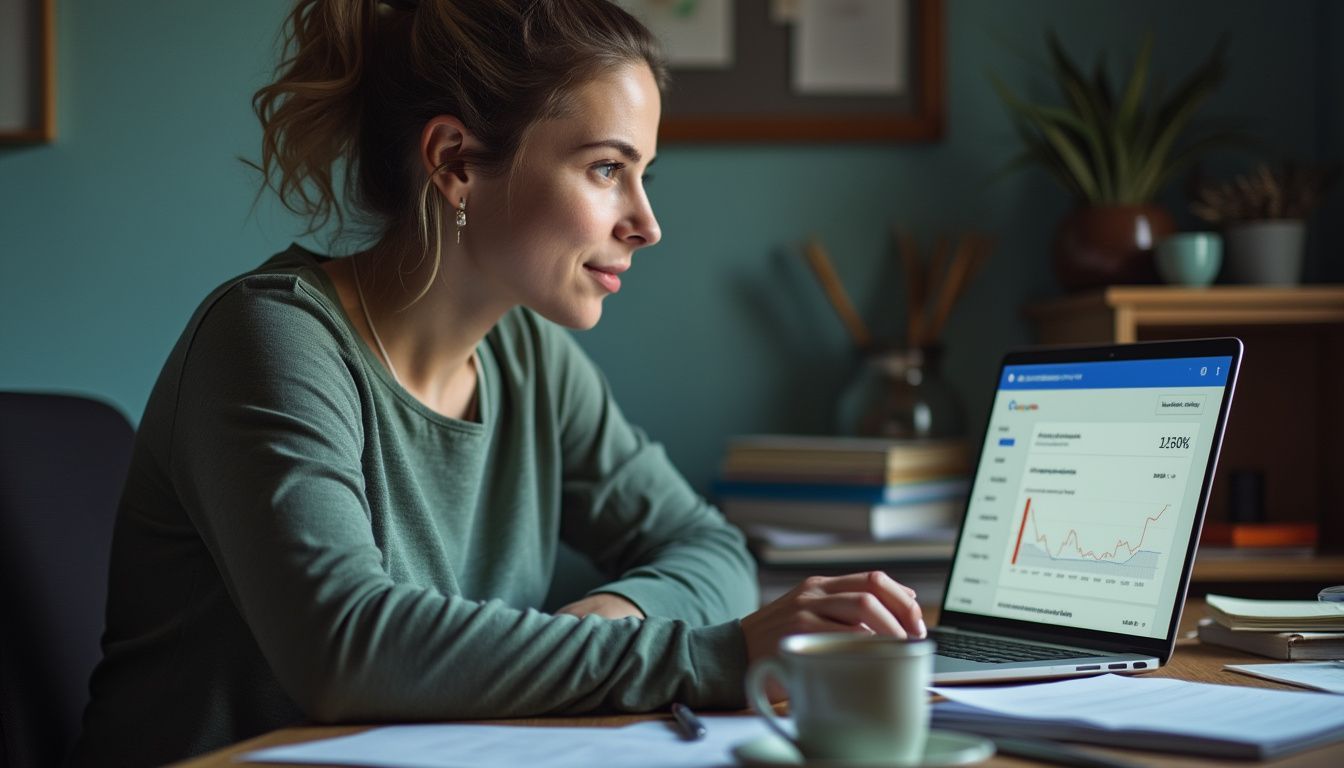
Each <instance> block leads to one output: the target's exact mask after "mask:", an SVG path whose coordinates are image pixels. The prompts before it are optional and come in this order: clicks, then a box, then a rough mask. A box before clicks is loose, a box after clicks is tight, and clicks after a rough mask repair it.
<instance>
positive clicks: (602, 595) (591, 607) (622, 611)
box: [556, 592, 644, 619]
mask: <svg viewBox="0 0 1344 768" xmlns="http://www.w3.org/2000/svg"><path fill="white" fill-rule="evenodd" d="M556 613H567V614H569V615H571V616H578V617H579V618H580V619H582V618H583V617H584V616H587V615H589V614H595V615H597V616H601V617H602V618H604V619H626V618H630V617H631V616H633V617H635V618H637V619H642V618H644V612H643V611H641V610H639V606H637V605H635V604H634V603H632V602H630V601H629V600H626V599H625V598H624V597H621V596H620V595H613V594H611V593H610V592H599V593H597V594H595V595H588V596H587V597H585V598H583V599H581V600H575V601H574V602H572V603H570V604H569V605H566V606H565V607H563V608H561V609H560V610H558V611H556Z"/></svg>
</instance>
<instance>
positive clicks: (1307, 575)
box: [1190, 553, 1344, 584]
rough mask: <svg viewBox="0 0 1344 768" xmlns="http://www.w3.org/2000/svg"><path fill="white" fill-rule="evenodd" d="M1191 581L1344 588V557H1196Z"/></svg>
mask: <svg viewBox="0 0 1344 768" xmlns="http://www.w3.org/2000/svg"><path fill="white" fill-rule="evenodd" d="M1190 578H1191V579H1192V580H1193V581H1197V582H1199V581H1203V582H1210V581H1224V582H1236V581H1245V582H1282V581H1319V582H1322V583H1327V582H1328V583H1330V584H1344V556H1338V555H1316V556H1314V557H1273V556H1268V555H1266V556H1259V557H1257V556H1255V555H1254V554H1248V555H1223V554H1221V553H1220V554H1218V555H1217V556H1213V557H1207V558H1205V557H1199V556H1198V555H1196V557H1195V571H1194V573H1193V574H1192V575H1191V577H1190Z"/></svg>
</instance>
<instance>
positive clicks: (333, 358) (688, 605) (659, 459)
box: [77, 0, 923, 764]
mask: <svg viewBox="0 0 1344 768" xmlns="http://www.w3.org/2000/svg"><path fill="white" fill-rule="evenodd" d="M287 30H288V35H287V39H286V48H287V53H288V57H287V58H286V59H285V61H284V62H283V63H282V65H281V68H280V73H279V77H278V79H277V80H276V81H275V82H274V83H273V84H271V85H269V86H266V87H265V88H263V89H262V90H261V91H259V92H258V93H257V95H256V97H255V99H254V104H255V106H256V109H257V113H258V115H259V116H260V118H261V121H262V125H263V128H264V138H263V153H262V160H261V164H260V168H261V170H262V171H263V173H264V175H265V178H266V179H267V180H268V182H270V183H271V185H272V186H273V187H274V188H275V190H276V191H277V192H278V194H279V195H280V197H281V199H282V200H283V201H284V202H285V203H286V205H288V206H289V207H290V208H291V209H292V210H294V211H296V212H297V213H299V214H301V215H302V216H303V217H305V218H306V219H307V220H308V222H309V223H310V224H311V225H312V227H313V228H314V229H315V228H317V227H319V226H321V225H322V224H323V223H324V222H326V221H327V220H328V219H329V218H330V217H332V216H334V217H336V218H337V220H338V221H342V222H343V221H345V220H346V219H347V218H349V219H353V220H355V221H357V222H358V223H359V224H361V225H363V227H364V228H365V229H366V230H367V231H368V232H370V233H371V237H370V238H369V240H370V241H371V242H372V244H371V245H370V246H369V247H368V248H367V249H365V250H362V251H360V252H358V253H356V254H355V255H353V256H351V257H349V258H344V259H330V258H326V257H322V256H318V255H315V254H312V253H309V252H308V251H305V250H304V249H302V248H299V247H297V246H294V247H291V248H290V249H289V250H287V251H285V252H283V253H281V254H279V255H277V256H275V257H274V258H272V259H271V260H270V261H268V262H267V263H266V264H264V265H263V266H262V267H261V268H259V269H258V270H256V271H254V272H251V273H249V274H247V275H244V276H242V277H240V278H238V279H235V280H232V281H229V282H228V283H226V284H225V285H224V286H221V287H220V288H219V289H218V290H216V291H215V293H214V294H212V295H211V296H210V297H209V298H208V299H207V300H206V301H205V302H204V303H203V304H202V306H201V308H200V309H199V310H198V311H197V313H196V315H195V316H194V317H193V318H192V320H191V321H190V323H189V325H188V327H187V330H186V331H185V333H184V334H183V336H182V338H181V340H180V341H179V343H178V345H177V346H176V348H175V349H174V350H173V352H172V354H171V356H170V358H169V360H168V362H167V364H166V365H165V367H164V371H163V373H162V375H161V376H160V379H159V381H158V383H157V385H156V386H155V389H154V392H153V393H152V395H151V397H150V401H149V404H148V406H147V409H146V411H145V415H144V418H143V420H142V423H141V427H140V433H139V436H138V442H137V447H136V453H135V458H134V460H133V466H132V469H131V473H130V477H129V479H128V482H127V488H126V492H125V495H124V499H123V502H122V507H121V512H120V517H119V520H118V528H117V532H116V543H115V545H114V553H113V566H112V574H111V579H112V581H111V593H110V598H109V605H108V626H107V632H106V635H105V638H104V660H103V662H102V663H101V664H100V665H99V667H98V669H97V670H96V672H95V673H94V677H93V682H92V689H93V701H92V703H91V704H90V707H89V710H88V712H87V713H86V716H85V733H84V735H83V737H82V740H81V743H80V745H79V751H78V755H77V757H78V760H79V761H80V762H85V763H98V764H106V763H116V764H147V763H162V762H165V761H168V760H172V759H176V758H181V757H184V756H187V755H190V754H194V753H197V752H201V751H205V750H208V749H211V748H215V747H219V746H222V745H224V744H227V743H230V742H233V741H236V740H239V739H242V738H245V737H248V736H252V735H255V734H257V733H261V732H264V731H267V730H270V729H274V728H277V727H281V726H284V725H286V724H290V723H294V722H296V721H301V720H305V719H308V720H320V721H372V720H425V719H452V718H486V717H507V716H515V715H532V714H541V713H575V712H588V711H594V710H620V711H640V710H650V709H655V708H658V707H662V706H665V705H667V704H669V703H670V702H672V701H674V700H681V701H685V702H687V703H689V704H691V705H693V706H704V707H741V706H743V696H742V677H743V672H744V670H745V668H746V666H747V664H748V663H749V662H750V661H751V660H754V659H756V658H760V657H764V656H768V655H770V654H772V653H774V650H775V647H776V644H777V642H778V640H779V639H780V638H781V637H783V636H784V635H787V634H790V633H794V632H801V631H813V630H845V631H870V632H881V633H886V634H892V635H897V636H904V635H905V634H906V633H907V632H910V633H914V634H921V633H922V632H923V624H922V621H921V620H920V614H919V609H918V607H917V606H916V605H915V603H914V601H913V593H912V592H910V591H909V590H907V589H905V588H904V587H901V586H899V585H897V584H896V583H895V582H892V581H891V580H890V579H888V578H886V577H885V576H883V575H881V574H858V575H854V576H846V577H839V578H832V579H810V580H808V581H807V582H805V583H804V584H803V585H801V586H800V587H799V588H797V589H796V590H794V591H793V592H792V593H790V594H789V595H787V596H786V597H784V598H781V599H780V600H779V601H776V602H775V603H772V604H771V605H769V606H767V607H765V608H763V609H760V610H755V611H754V612H753V610H754V609H755V608H756V605H757V603H756V600H757V596H756V591H755V586H754V578H755V574H754V570H753V567H752V563H751V560H750V558H749V556H748V555H747V553H746V551H745V550H744V548H743V545H742V539H741V536H740V535H739V534H738V533H737V532H736V531H735V530H734V529H733V528H731V527H730V526H728V525H726V524H725V523H724V521H723V519H722V517H721V516H720V515H719V514H718V513H717V512H716V511H715V510H713V509H712V508H710V507H709V506H707V505H706V504H705V503H704V501H703V500H702V499H700V498H699V497H698V496H696V494H695V493H694V492H693V491H692V490H691V489H690V488H689V487H688V485H687V484H686V483H685V481H684V480H682V479H681V478H680V476H679V475H678V474H677V473H676V472H675V470H674V469H673V468H672V467H671V465H670V464H669V462H668V460H667V457H666V456H665V455H664V453H663V452H662V450H661V449H660V448H659V447H658V446H656V445H655V444H653V443H650V442H649V441H648V440H647V439H646V438H645V436H644V435H643V434H642V433H640V432H639V431H638V430H636V429H634V428H632V427H631V426H629V425H628V424H627V422H626V421H625V419H624V418H623V416H622V415H621V412H620V410H619V409H618V408H617V407H616V405H615V403H614V402H613V401H612V398H611V395H610V393H609V391H608V389H607V386H606V383H605V382H604V381H603V379H602V377H601V376H600V374H599V373H598V372H597V371H596V370H595V368H594V367H593V365H592V364H591V363H590V362H589V360H588V359H587V358H586V357H585V356H584V355H583V353H582V352H581V351H580V350H579V348H578V347H577V346H576V345H575V344H574V342H573V341H572V340H571V339H570V337H569V336H568V335H567V334H566V333H565V332H564V331H562V330H560V328H559V327H558V326H565V327H569V328H588V327H591V326H592V325H593V324H595V323H596V322H597V320H598V318H599V316H600V315H601V311H602V302H603V300H604V299H605V298H606V297H607V296H609V295H610V294H613V293H615V292H616V291H618V290H619V288H620V285H621V279H622V275H623V273H624V272H625V271H626V270H627V269H629V268H630V266H631V263H632V255H633V254H634V253H635V252H636V251H638V250H639V249H641V248H643V247H645V246H648V245H652V244H654V243H656V242H657V241H658V239H659V229H658V224H657V221H656V220H655V219H654V215H653V211H652V210H651V209H650V206H649V201H648V198H647V197H646V196H645V192H644V186H643V178H642V177H643V175H644V173H645V171H646V170H647V168H648V166H649V164H650V163H652V161H653V158H654V154H655V151H656V137H657V130H658V120H659V110H660V86H661V85H662V82H663V78H664V74H663V68H662V66H661V65H660V63H659V61H658V58H657V56H656V53H655V50H654V46H653V44H652V42H651V39H650V37H649V34H648V32H647V31H646V30H645V29H644V28H643V27H641V26H640V25H639V24H638V22H636V21H635V20H633V19H632V18H631V17H629V16H628V15H627V14H626V13H624V12H623V11H621V10H619V9H618V8H616V7H615V6H613V5H610V4H608V3H606V2H603V1H602V0H535V1H532V2H525V1H523V0H470V1H469V0H420V2H418V3H410V2H397V3H377V2H373V1H372V0H300V2H299V3H298V5H297V7H296V8H295V9H294V11H293V13H292V14H291V16H290V18H289V21H288V27H287ZM342 172H343V173H344V178H345V184H344V195H343V196H338V195H337V194H336V186H337V184H336V182H335V181H334V179H335V178H337V177H338V176H339V175H340V174H341V173H342ZM561 540H563V541H566V542H568V543H570V544H571V545H573V546H574V547H576V548H577V549H579V550H580V551H582V552H584V553H586V554H587V555H588V556H590V557H591V558H592V559H593V561H594V562H595V563H596V564H597V565H598V566H599V567H601V568H602V569H603V570H604V571H606V572H607V573H609V574H610V575H611V581H610V582H609V583H606V584H604V585H603V586H602V587H600V588H599V589H598V590H596V591H594V592H593V593H591V594H589V595H587V596H585V597H583V598H581V599H579V600H577V601H576V602H573V603H570V604H569V605H567V606H565V607H564V608H562V609H561V610H560V611H558V612H557V613H556V614H546V613H542V612H540V611H539V610H537V609H538V606H540V605H541V603H542V600H543V599H544V598H545V596H546V594H547V591H548V588H549V586H550V580H551V576H552V570H553V566H554V561H555V552H556V546H557V544H558V542H559V541H561ZM744 615H745V617H744V618H740V620H739V617H743V616H744Z"/></svg>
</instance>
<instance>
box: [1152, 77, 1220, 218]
mask: <svg viewBox="0 0 1344 768" xmlns="http://www.w3.org/2000/svg"><path fill="white" fill-rule="evenodd" d="M1212 92H1213V89H1212V88H1211V87H1206V88H1203V89H1200V90H1196V91H1191V92H1189V93H1188V95H1187V100H1186V101H1185V102H1184V103H1183V104H1181V105H1179V108H1178V109H1177V111H1176V112H1175V114H1173V115H1172V116H1171V118H1170V120H1168V121H1167V123H1166V124H1165V125H1164V126H1163V127H1162V129H1161V131H1160V132H1159V133H1158V135H1157V138H1156V140H1154V141H1153V146H1152V150H1151V151H1150V152H1149V154H1148V158H1147V160H1146V161H1145V162H1144V163H1143V168H1142V170H1140V171H1139V174H1138V175H1137V176H1136V177H1135V179H1134V194H1135V195H1139V196H1141V199H1143V200H1151V199H1152V198H1153V197H1155V196H1156V195H1157V191H1158V189H1160V185H1161V180H1162V178H1163V177H1164V175H1165V174H1164V169H1165V168H1166V165H1167V156H1168V154H1169V153H1170V152H1171V150H1172V147H1173V146H1174V145H1175V143H1176V139H1177V137H1179V136H1180V134H1181V132H1182V131H1183V130H1185V124H1186V123H1187V122H1188V121H1189V120H1190V117H1191V116H1192V115H1193V114H1194V113H1195V110H1197V109H1199V107H1200V105H1201V104H1203V103H1204V100H1205V99H1207V98H1208V97H1209V95H1210V94H1211V93H1212Z"/></svg>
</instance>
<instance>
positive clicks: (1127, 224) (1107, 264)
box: [1054, 205, 1176, 291]
mask: <svg viewBox="0 0 1344 768" xmlns="http://www.w3.org/2000/svg"><path fill="white" fill-rule="evenodd" d="M1175 231H1176V224H1175V222H1173V221H1172V219H1171V215H1170V214H1168V213H1167V212H1166V211H1164V210H1162V209H1161V208H1158V207H1157V206H1153V205H1104V206H1103V205H1098V206H1086V207H1083V208H1078V209H1076V210H1074V211H1073V213H1070V214H1069V215H1068V216H1065V217H1064V219H1063V220H1062V221H1061V222H1060V223H1059V228H1058V229H1057V230H1055V243H1054V266H1055V277H1057V278H1059V282H1060V284H1061V285H1063V286H1064V288H1065V289H1066V290H1070V291H1079V290H1083V289H1086V288H1099V287H1102V286H1106V285H1114V284H1117V283H1155V282H1157V268H1156V267H1155V266H1154V265H1153V249H1154V248H1155V247H1156V246H1157V243H1158V241H1160V240H1161V239H1162V238H1164V237H1166V236H1167V235H1170V234H1171V233H1173V232H1175Z"/></svg>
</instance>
